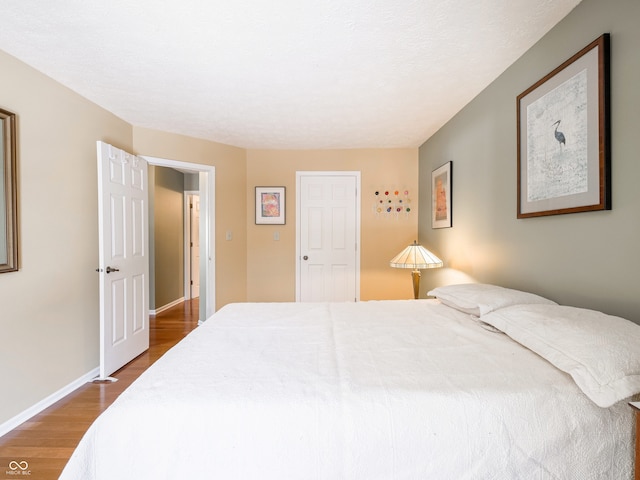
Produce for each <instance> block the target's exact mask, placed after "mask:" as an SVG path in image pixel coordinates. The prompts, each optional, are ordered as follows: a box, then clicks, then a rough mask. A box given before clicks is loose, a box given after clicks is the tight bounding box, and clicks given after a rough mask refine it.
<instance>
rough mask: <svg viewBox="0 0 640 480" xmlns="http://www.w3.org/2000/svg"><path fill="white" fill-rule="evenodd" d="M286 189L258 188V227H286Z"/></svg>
mask: <svg viewBox="0 0 640 480" xmlns="http://www.w3.org/2000/svg"><path fill="white" fill-rule="evenodd" d="M285 195H286V189H285V187H256V225H284V224H285V220H286V215H285V213H286V208H285V207H286V197H285Z"/></svg>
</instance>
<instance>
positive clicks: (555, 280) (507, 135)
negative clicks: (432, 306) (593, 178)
mask: <svg viewBox="0 0 640 480" xmlns="http://www.w3.org/2000/svg"><path fill="white" fill-rule="evenodd" d="M638 25H640V2H638V1H637V0H608V1H606V2H605V1H599V0H584V1H583V2H582V3H581V4H579V5H578V6H577V7H576V8H575V9H574V10H573V11H572V12H571V13H570V14H569V15H568V16H567V17H566V18H565V19H564V20H563V21H562V22H561V23H560V24H558V25H557V26H556V27H555V28H554V29H552V30H551V31H550V32H549V33H548V34H547V35H546V36H545V37H543V38H542V39H541V40H540V41H539V42H538V43H537V44H536V45H535V46H534V47H533V48H531V49H530V50H529V51H528V52H527V53H526V54H525V55H523V56H522V57H521V58H520V59H519V60H518V61H517V62H516V63H514V64H513V65H512V66H511V67H509V68H508V69H507V70H506V71H505V72H504V73H503V74H502V75H501V76H500V77H499V78H498V79H497V80H496V81H494V82H493V83H492V84H491V85H490V86H489V87H488V88H487V89H485V91H483V92H482V93H481V94H480V95H478V96H477V97H476V98H475V99H474V100H473V101H472V102H471V103H470V104H469V105H467V106H466V107H465V108H464V109H463V110H462V111H461V112H460V113H459V114H458V115H456V116H455V117H454V118H453V119H452V120H451V121H450V122H449V123H448V124H447V125H445V126H444V127H443V128H442V129H441V130H440V131H438V132H437V133H436V134H435V135H434V136H433V137H431V138H430V139H429V140H428V141H427V142H425V143H424V144H423V145H422V146H421V147H420V160H419V162H420V210H419V212H420V213H419V215H420V221H419V237H420V241H421V242H422V243H423V244H424V245H425V246H428V247H429V248H431V249H433V250H434V252H436V253H437V254H439V255H441V256H442V258H443V259H444V261H445V267H447V268H444V269H440V270H433V271H425V272H423V275H422V289H421V295H422V296H423V297H424V296H425V295H426V292H427V291H428V289H429V288H431V287H433V286H436V285H440V284H449V283H458V282H468V281H477V282H487V283H497V284H500V285H503V286H508V287H513V288H522V289H526V290H529V291H533V292H536V293H539V294H542V295H545V296H547V297H549V298H552V299H554V300H556V301H558V302H560V303H563V304H568V305H575V306H580V307H585V308H593V309H597V310H602V311H605V312H607V313H610V314H613V315H620V316H623V317H626V318H629V319H630V320H633V321H635V322H637V323H640V281H639V278H638V277H639V276H640V253H639V250H640V188H638V180H639V179H640V162H638V151H639V148H638V147H639V146H638V139H639V138H640V132H639V127H640V118H639V117H640V28H638ZM606 32H609V33H610V34H611V92H612V93H611V101H612V103H611V111H612V117H611V125H612V192H613V196H612V204H613V209H612V210H611V211H601V212H587V213H574V214H568V215H557V216H548V217H539V218H529V219H521V220H518V219H517V218H516V213H517V206H516V180H517V179H516V160H517V157H516V155H517V153H516V97H517V96H518V95H519V94H520V93H521V92H523V91H524V90H525V89H527V88H528V87H529V86H531V85H532V84H534V83H535V82H537V81H538V80H539V79H540V78H542V77H543V76H545V75H546V74H547V73H548V72H550V71H552V70H553V69H554V68H556V67H557V66H558V65H560V64H561V63H563V62H564V61H565V60H566V59H568V58H570V57H571V56H572V55H573V54H575V53H576V52H578V51H579V50H581V49H582V48H583V47H585V46H586V45H588V44H589V43H590V42H591V41H593V40H595V39H596V38H597V37H599V36H600V35H601V34H603V33H606ZM469 74H470V75H472V74H473V72H469ZM449 160H451V161H453V175H452V178H453V228H448V229H439V230H433V229H431V208H430V202H431V186H430V181H431V171H432V170H434V169H435V168H437V167H438V166H440V165H442V164H443V163H445V162H447V161H449Z"/></svg>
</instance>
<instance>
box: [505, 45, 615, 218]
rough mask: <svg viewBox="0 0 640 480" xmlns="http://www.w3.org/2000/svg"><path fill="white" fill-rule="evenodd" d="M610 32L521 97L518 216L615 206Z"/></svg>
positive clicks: (518, 119) (518, 111)
mask: <svg viewBox="0 0 640 480" xmlns="http://www.w3.org/2000/svg"><path fill="white" fill-rule="evenodd" d="M609 50H610V39H609V34H603V35H601V36H600V37H599V38H597V39H596V40H594V41H593V42H591V43H590V44H589V45H587V46H586V47H585V48H583V49H582V50H580V51H579V52H578V53H576V54H575V55H574V56H573V57H571V58H570V59H568V60H567V61H566V62H564V63H563V64H562V65H560V66H559V67H557V68H556V69H555V70H553V71H552V72H550V73H549V74H547V75H546V76H544V77H543V78H542V79H540V80H539V81H538V82H536V83H535V84H533V85H532V86H531V87H529V88H528V89H527V90H525V91H524V92H522V93H521V94H520V95H518V97H517V130H518V133H517V135H518V137H517V148H518V167H517V170H518V172H517V175H518V180H517V198H518V200H517V203H518V213H517V216H518V218H528V217H539V216H544V215H559V214H565V213H576V212H586V211H593V210H610V209H611V144H610V137H611V120H610V80H609V76H610V53H609Z"/></svg>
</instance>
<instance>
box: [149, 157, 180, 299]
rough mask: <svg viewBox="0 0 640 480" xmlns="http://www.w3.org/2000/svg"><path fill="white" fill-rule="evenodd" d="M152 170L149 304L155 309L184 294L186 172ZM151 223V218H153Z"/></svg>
mask: <svg viewBox="0 0 640 480" xmlns="http://www.w3.org/2000/svg"><path fill="white" fill-rule="evenodd" d="M150 170H153V172H154V173H153V181H154V183H153V184H152V183H151V176H150V180H149V184H150V185H153V213H151V212H150V213H149V216H150V217H151V216H153V228H151V225H150V226H149V228H150V230H152V232H153V241H152V245H153V252H152V255H153V262H152V266H151V267H150V269H149V270H150V271H149V276H150V277H152V278H153V284H150V286H149V290H150V291H151V290H153V292H154V294H153V296H152V295H151V294H150V301H152V303H151V305H150V307H149V308H151V309H153V310H156V309H158V308H161V307H163V306H165V305H168V304H170V303H171V302H174V301H176V300H178V299H180V298H182V297H184V175H183V174H182V173H180V172H178V171H176V170H173V169H171V168H165V167H150ZM150 223H151V219H150Z"/></svg>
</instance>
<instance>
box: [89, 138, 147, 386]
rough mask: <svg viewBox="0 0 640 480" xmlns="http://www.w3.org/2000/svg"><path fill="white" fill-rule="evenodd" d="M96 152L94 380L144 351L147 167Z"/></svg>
mask: <svg viewBox="0 0 640 480" xmlns="http://www.w3.org/2000/svg"><path fill="white" fill-rule="evenodd" d="M97 147H98V222H99V261H100V266H99V268H98V272H99V273H100V378H101V379H107V378H108V377H109V375H111V374H112V373H113V372H115V371H116V370H118V369H119V368H120V367H122V366H123V365H125V364H126V363H128V362H129V361H131V360H133V359H134V358H135V357H137V356H138V355H140V354H141V353H143V352H144V351H145V350H147V349H148V348H149V258H148V255H149V253H148V238H147V236H148V231H149V229H148V225H149V211H148V203H147V202H148V199H147V195H148V185H147V178H148V170H147V162H146V161H145V160H144V159H143V158H140V157H136V156H134V155H132V154H130V153H127V152H125V151H123V150H120V149H118V148H115V147H113V146H111V145H109V144H107V143H103V142H97Z"/></svg>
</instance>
